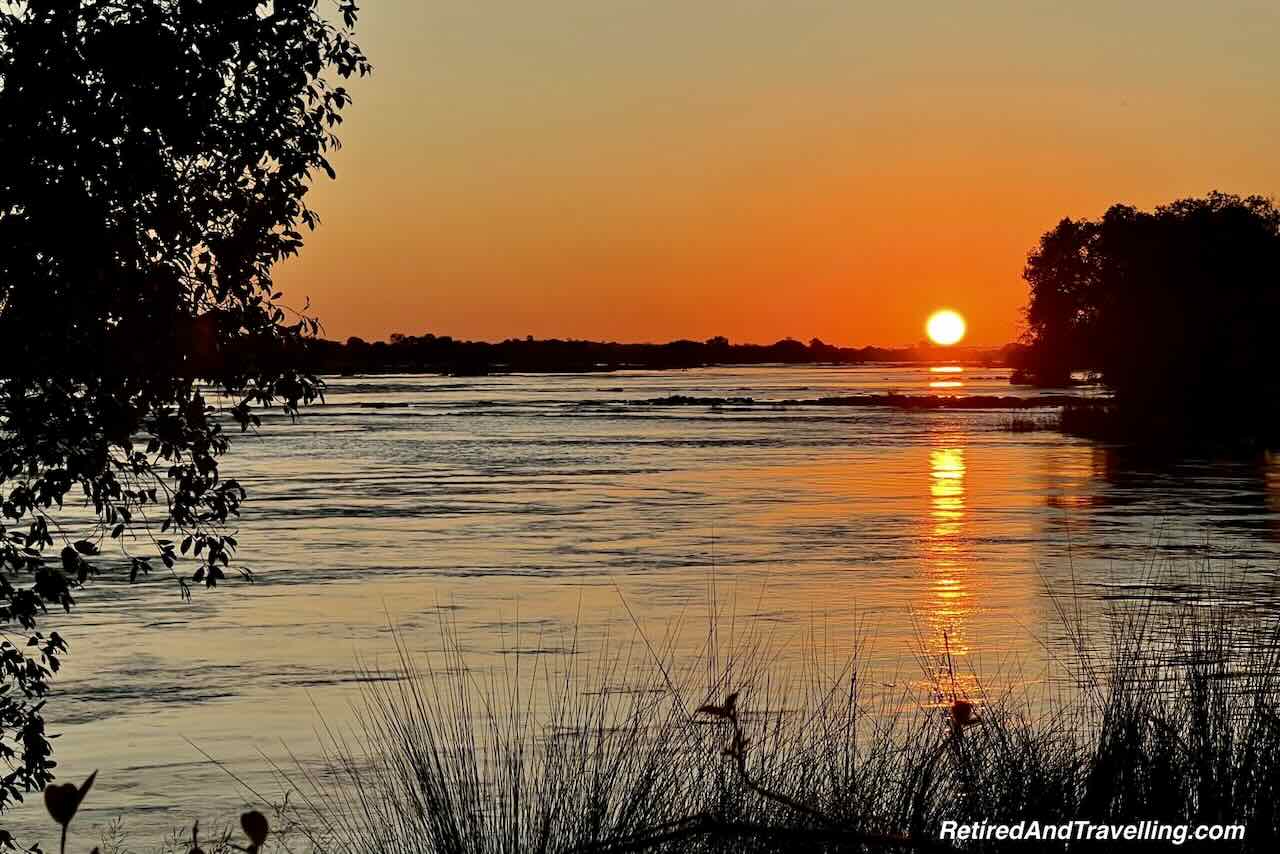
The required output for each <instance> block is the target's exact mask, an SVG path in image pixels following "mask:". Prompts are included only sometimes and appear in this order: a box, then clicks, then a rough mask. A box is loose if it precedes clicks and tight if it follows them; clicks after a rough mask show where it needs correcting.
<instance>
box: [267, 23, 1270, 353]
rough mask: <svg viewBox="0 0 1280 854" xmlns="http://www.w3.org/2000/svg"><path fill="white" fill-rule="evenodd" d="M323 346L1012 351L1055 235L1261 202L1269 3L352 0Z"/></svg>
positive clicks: (285, 272)
mask: <svg viewBox="0 0 1280 854" xmlns="http://www.w3.org/2000/svg"><path fill="white" fill-rule="evenodd" d="M357 37H358V40H359V41H360V43H361V45H362V47H363V48H364V49H365V52H366V53H367V54H368V55H369V57H370V59H371V60H372V61H373V63H374V66H375V73H374V75H373V76H372V77H371V78H368V79H366V80H364V81H360V82H358V83H356V84H354V85H352V86H350V89H351V91H352V92H353V94H354V95H355V98H356V102H355V104H354V105H353V106H352V107H351V108H350V109H349V111H348V113H347V119H346V122H345V123H344V124H343V125H342V128H341V135H342V138H343V143H344V146H343V149H342V150H341V151H340V152H338V153H337V154H336V156H335V157H334V158H333V159H334V164H335V166H336V168H337V170H338V180H337V181H336V182H329V181H328V180H327V179H324V178H321V179H320V180H318V181H317V184H316V186H315V189H314V190H313V191H312V193H311V194H310V196H309V197H308V201H309V203H310V204H311V205H312V206H313V207H315V208H316V209H317V210H318V211H319V212H320V214H321V217H322V219H323V224H322V226H321V228H320V229H319V230H318V231H317V232H316V233H315V234H313V235H311V236H310V237H309V239H308V242H307V245H306V246H305V248H304V249H303V252H302V255H301V257H299V258H298V259H295V260H290V261H289V262H287V263H285V264H283V265H282V266H281V267H280V268H279V269H278V270H277V284H279V285H280V286H282V287H283V289H284V290H285V292H286V294H287V296H288V299H287V302H289V303H290V304H300V303H301V301H302V298H303V297H309V298H310V301H311V305H312V307H313V310H314V312H315V314H316V315H318V316H319V317H320V319H321V320H322V321H323V322H324V324H325V334H326V336H327V337H330V338H339V339H345V338H346V337H347V336H350V335H358V336H361V337H364V338H366V339H369V340H374V339H382V338H386V337H387V336H389V335H390V334H391V333H394V332H401V333H404V334H409V335H419V334H424V333H426V332H434V333H436V334H447V335H453V336H454V337H459V338H472V339H485V340H500V339H503V338H508V337H524V336H526V335H533V336H535V337H539V338H544V337H561V338H570V337H572V338H590V339H601V340H619V341H665V340H671V339H675V338H693V339H699V340H700V339H704V338H708V337H711V336H713V335H726V336H728V337H729V338H730V340H733V341H755V342H770V341H775V340H777V339H779V338H783V337H786V336H791V337H795V338H798V339H801V340H805V341H807V340H808V339H810V338H812V337H818V338H821V339H823V340H824V341H827V342H828V343H832V344H840V345H846V346H864V345H867V344H876V345H882V346H893V345H901V344H910V343H915V342H917V341H919V340H920V339H921V338H922V337H923V325H924V322H925V319H926V317H927V315H928V314H929V313H930V312H931V311H932V310H934V309H936V308H939V307H943V306H946V307H950V308H954V309H956V310H957V311H959V312H961V313H962V314H963V315H964V316H965V317H966V319H967V320H968V325H969V334H968V338H967V339H966V343H971V344H981V345H988V344H990V345H998V344H1003V343H1006V342H1008V341H1011V340H1013V339H1014V338H1016V337H1017V335H1018V334H1019V332H1020V331H1021V326H1020V323H1021V309H1022V307H1023V305H1024V304H1025V302H1026V286H1025V284H1024V283H1023V282H1022V280H1021V271H1022V266H1023V263H1024V261H1025V258H1026V254H1027V252H1028V251H1029V250H1030V249H1031V248H1032V247H1033V246H1034V245H1035V243H1036V241H1037V240H1038V238H1039V235H1040V234H1042V233H1043V232H1044V231H1046V230H1048V229H1049V228H1051V227H1052V226H1053V225H1054V224H1055V223H1056V222H1057V221H1058V220H1060V219H1061V218H1062V217H1064V216H1073V217H1086V216H1097V215H1100V214H1101V213H1102V212H1103V211H1104V210H1105V209H1106V208H1107V207H1108V206H1109V205H1110V204H1112V203H1115V202H1125V203H1130V204H1136V205H1139V206H1141V207H1150V206H1152V205H1154V204H1158V203H1160V202H1163V201H1168V200H1170V199H1173V198H1178V197H1181V196H1187V195H1199V194H1203V193H1205V192H1207V191H1209V190H1213V189H1218V190H1222V191H1225V192H1236V193H1241V194H1247V193H1259V194H1263V195H1272V196H1280V156H1278V155H1280V96H1278V95H1277V92H1280V49H1277V45H1278V44H1280V4H1277V3H1275V2H1274V0H1265V2H1264V0H1259V2H1235V0H1219V2H1214V3H1206V2H1202V0H1162V2H1147V0H1126V2H1117V0H1108V2H1093V0H1074V1H1073V2H1071V3H1063V2H1061V0H1056V1H1055V2H1051V3H1048V2H1039V0H1017V2H981V0H975V2H968V3H942V2H915V3H906V2H899V3H885V2H875V3H865V2H859V0H843V1H841V0H772V2H766V0H366V2H365V3H364V4H362V19H361V21H360V24H359V26H358V29H357Z"/></svg>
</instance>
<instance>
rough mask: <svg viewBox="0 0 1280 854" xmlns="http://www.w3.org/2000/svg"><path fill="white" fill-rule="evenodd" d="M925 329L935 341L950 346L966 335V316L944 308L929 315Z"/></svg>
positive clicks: (930, 338) (931, 339)
mask: <svg viewBox="0 0 1280 854" xmlns="http://www.w3.org/2000/svg"><path fill="white" fill-rule="evenodd" d="M924 331H925V332H926V333H928V335H929V340H930V341H932V342H933V343H935V344H941V345H942V346H943V347H949V346H951V345H952V344H955V343H956V342H957V341H959V340H960V339H961V338H963V337H964V318H963V317H961V316H960V315H959V314H958V313H957V312H954V311H952V310H951V309H949V308H944V309H941V310H939V311H935V312H934V313H933V314H931V315H929V320H928V321H927V322H926V323H925V325H924Z"/></svg>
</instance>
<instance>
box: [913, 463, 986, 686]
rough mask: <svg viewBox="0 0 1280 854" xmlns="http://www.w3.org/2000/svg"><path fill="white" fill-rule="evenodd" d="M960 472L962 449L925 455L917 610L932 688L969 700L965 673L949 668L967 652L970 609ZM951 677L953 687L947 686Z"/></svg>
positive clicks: (962, 473) (962, 471) (963, 469)
mask: <svg viewBox="0 0 1280 854" xmlns="http://www.w3.org/2000/svg"><path fill="white" fill-rule="evenodd" d="M965 472H966V466H965V452H964V449H963V448H935V449H933V450H931V451H930V452H929V523H928V524H929V528H928V529H927V531H926V535H925V537H924V542H925V562H926V571H927V572H928V578H929V586H928V592H927V596H926V600H925V601H924V602H923V603H922V607H921V608H920V610H921V611H922V612H923V614H924V615H925V616H926V619H927V636H926V637H924V638H923V639H922V640H923V643H924V652H925V654H926V655H927V656H928V657H929V659H930V660H931V661H933V662H935V663H936V665H937V670H936V671H935V674H934V676H935V679H936V684H937V685H938V687H940V688H941V689H943V691H944V692H945V693H950V694H954V695H958V696H970V695H972V694H973V693H974V692H975V688H976V686H975V685H973V684H972V682H973V678H972V676H971V675H970V674H968V673H967V672H962V671H961V670H959V669H957V668H956V667H954V666H953V664H958V663H959V661H960V660H962V659H964V658H965V657H967V656H968V655H969V654H970V652H971V650H970V639H969V635H968V631H967V623H968V618H969V617H970V615H971V614H972V613H973V610H974V607H973V601H972V600H973V589H972V578H971V575H972V572H973V569H972V566H971V564H970V562H969V560H968V555H967V554H966V552H965V548H964V545H963V542H962V538H961V534H962V533H963V530H964V525H965V514H966V506H965ZM948 659H950V661H948ZM953 678H954V679H955V682H956V684H948V683H950V682H951V680H952V679H953Z"/></svg>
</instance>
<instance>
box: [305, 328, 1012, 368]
mask: <svg viewBox="0 0 1280 854" xmlns="http://www.w3.org/2000/svg"><path fill="white" fill-rule="evenodd" d="M1017 347H1018V345H1012V344H1011V345H1008V346H1006V347H1003V348H999V349H985V350H983V349H977V348H971V347H969V348H966V347H949V348H937V347H929V346H921V347H908V348H899V349H886V348H883V347H836V346H833V345H831V344H826V343H824V342H822V341H820V340H819V339H817V338H815V339H813V340H811V341H810V342H809V343H808V344H805V343H803V342H801V341H796V340H793V339H790V338H786V339H783V340H781V341H778V342H775V343H773V344H733V343H730V342H729V339H727V338H725V337H723V336H717V337H715V338H710V339H708V340H706V341H687V340H681V341H671V342H668V343H666V344H620V343H617V342H612V341H608V342H605V341H577V340H565V339H558V338H552V339H535V338H533V337H528V338H509V339H507V340H506V341H500V342H497V343H491V342H487V341H462V340H459V339H456V338H451V337H450V336H448V335H432V334H425V335H417V336H415V335H400V334H395V335H392V336H391V340H390V341H373V342H369V341H365V340H363V339H361V338H355V337H352V338H348V339H347V340H346V342H345V343H341V342H338V341H327V340H316V341H312V342H310V343H309V344H308V346H307V355H306V357H305V361H306V362H307V365H306V367H307V368H308V369H310V370H313V371H316V372H318V373H336V374H342V373H347V374H350V373H386V372H396V371H404V372H431V373H446V374H454V375H459V376H465V375H472V376H474V375H481V374H487V373H490V372H505V371H517V372H531V373H534V372H585V371H611V370H619V369H625V368H647V369H667V368H696V367H702V366H706V365H760V364H772V363H781V364H842V365H855V364H860V363H862V362H917V361H940V360H958V361H968V362H980V363H983V364H988V365H997V364H1006V363H1011V359H1012V358H1013V357H1014V355H1015V353H1014V351H1015V350H1016V349H1017Z"/></svg>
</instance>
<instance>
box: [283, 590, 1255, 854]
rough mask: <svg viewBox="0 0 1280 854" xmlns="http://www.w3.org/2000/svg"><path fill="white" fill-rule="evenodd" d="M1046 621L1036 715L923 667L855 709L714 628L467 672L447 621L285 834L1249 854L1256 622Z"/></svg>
mask: <svg viewBox="0 0 1280 854" xmlns="http://www.w3.org/2000/svg"><path fill="white" fill-rule="evenodd" d="M1061 613H1062V618H1063V619H1062V623H1063V626H1064V628H1065V630H1066V632H1067V635H1068V637H1070V638H1071V640H1072V641H1073V645H1074V648H1075V654H1074V657H1073V659H1072V660H1071V661H1070V662H1068V663H1067V667H1066V670H1065V671H1064V672H1069V674H1070V676H1071V678H1072V679H1073V680H1074V682H1073V684H1072V687H1071V690H1068V691H1062V692H1058V693H1060V694H1061V696H1056V695H1050V696H1046V697H1033V696H1031V695H1030V693H1029V691H1008V690H1006V691H1004V692H1000V693H994V692H993V693H991V694H988V693H986V692H984V691H983V690H981V689H978V690H977V691H975V692H973V693H972V694H971V695H966V694H963V693H962V692H960V691H959V689H958V688H957V687H956V685H957V684H958V682H957V680H956V679H955V674H954V664H953V663H952V662H950V661H949V660H948V661H945V662H936V661H928V662H926V665H927V668H928V670H929V676H930V678H931V679H932V680H933V685H932V688H930V689H927V690H924V691H922V692H917V693H912V694H897V695H889V694H885V693H884V692H879V693H877V692H872V691H868V690H867V688H866V686H865V683H864V681H863V680H862V679H860V678H859V673H860V659H861V653H862V649H861V646H860V645H857V646H855V648H854V649H852V650H849V651H846V654H844V655H843V656H834V655H829V654H828V653H829V650H827V651H823V652H821V653H815V654H814V656H813V658H812V660H811V661H810V662H808V663H807V664H806V665H805V666H804V667H802V668H800V670H799V671H794V670H793V671H790V672H789V673H787V672H784V673H781V674H779V673H778V672H776V668H774V667H773V666H772V663H771V659H770V650H769V645H768V643H767V639H766V640H760V639H756V640H753V641H752V642H750V643H747V644H745V645H743V644H740V643H739V644H737V645H736V648H735V649H734V650H733V651H732V654H726V653H725V651H724V650H723V649H721V648H720V647H719V646H718V644H717V641H716V638H715V634H716V630H715V628H714V627H713V628H712V630H711V631H710V632H709V633H708V638H707V642H706V643H705V644H704V649H703V653H704V655H703V656H702V658H701V660H696V661H692V662H686V663H684V664H683V665H682V664H681V663H680V661H679V660H677V657H676V656H675V655H674V654H673V652H672V650H673V649H674V644H673V643H671V642H670V640H669V639H667V640H663V641H661V642H658V643H651V642H650V641H649V640H647V639H645V638H643V637H641V638H640V639H639V641H638V642H637V643H634V644H626V645H623V646H621V647H619V648H609V647H608V646H607V645H606V648H605V651H604V652H602V653H600V654H596V655H592V656H586V655H580V654H577V653H578V650H577V645H576V643H573V644H570V645H569V652H568V654H566V655H564V656H561V657H554V658H548V657H547V656H538V657H533V656H530V657H525V656H516V657H515V658H514V660H513V662H512V664H511V665H510V666H507V667H502V668H498V669H497V670H482V669H473V668H471V667H469V666H468V663H467V660H466V658H467V656H466V655H465V654H464V652H463V650H462V649H461V647H460V645H459V644H458V642H457V639H456V634H455V633H453V632H451V631H450V630H449V629H448V627H447V626H446V627H445V628H444V629H443V630H442V633H441V640H442V649H443V652H442V653H440V654H439V655H435V656H428V657H425V658H422V657H418V656H415V655H412V654H410V653H409V652H408V651H407V650H406V649H404V648H403V647H401V649H400V657H399V669H398V670H397V671H396V672H394V673H388V672H378V673H372V672H371V673H369V674H368V675H369V676H370V677H374V676H376V677H378V678H370V679H369V681H368V682H367V683H366V684H367V688H366V690H365V692H364V700H363V704H362V706H361V714H360V717H359V721H358V725H357V727H356V729H355V730H354V731H352V732H348V733H345V734H338V733H332V732H331V733H330V757H329V760H328V763H327V765H326V767H325V768H324V769H323V770H322V771H319V772H317V771H310V772H307V773H306V778H305V780H299V781H296V782H298V783H300V784H301V788H305V789H306V790H307V794H306V796H305V797H304V799H303V800H302V801H301V802H300V803H303V804H305V805H306V807H307V809H308V810H309V811H310V814H309V815H308V817H307V818H306V820H305V821H304V822H303V824H304V825H305V826H307V827H308V828H309V831H308V832H309V834H310V837H311V841H312V843H313V844H314V845H315V847H316V848H317V849H320V850H344V851H353V852H362V854H363V853H364V852H368V854H374V852H377V854H392V852H397V853H398V852H404V854H410V853H411V852H412V854H419V852H432V854H454V852H458V854H463V852H465V853H466V854H490V852H512V854H514V852H530V851H532V852H583V854H586V852H601V853H602V854H603V852H609V854H619V852H624V851H699V852H702V851H705V852H719V851H759V852H775V851H776V852H782V851H794V850H814V851H877V850H940V849H946V848H950V847H951V845H950V844H949V843H945V842H942V841H940V830H941V828H942V826H943V823H944V822H947V821H955V822H959V823H961V824H969V823H972V822H979V821H988V822H1019V821H1022V820H1037V821H1040V822H1045V823H1051V824H1061V823H1063V822H1067V821H1074V820H1079V819H1084V820H1089V821H1094V822H1108V823H1116V822H1124V823H1128V822H1133V821H1138V820H1147V819H1150V820H1157V821H1162V822H1168V823H1174V824H1190V825H1199V824H1241V825H1244V826H1245V828H1246V837H1245V839H1244V841H1243V842H1237V843H1231V844H1230V845H1229V846H1224V844H1223V843H1221V842H1218V843H1212V844H1208V843H1205V844H1204V846H1203V848H1201V847H1198V846H1197V843H1196V842H1195V841H1193V840H1189V841H1187V842H1186V844H1184V845H1182V846H1180V849H1181V850H1193V851H1194V850H1215V851H1221V850H1237V851H1262V850H1270V849H1271V848H1272V847H1273V845H1274V843H1275V840H1276V839H1277V837H1278V836H1280V813H1278V812H1277V805H1276V793H1277V792H1280V717H1278V716H1277V708H1278V702H1280V634H1277V629H1276V624H1275V621H1274V620H1263V621H1258V620H1255V621H1250V622H1248V623H1240V622H1236V621H1233V620H1231V619H1229V618H1228V617H1227V615H1226V614H1225V613H1223V612H1220V611H1215V610H1212V609H1206V608H1194V607H1185V608H1172V609H1170V608H1165V607H1162V606H1157V605H1156V604H1153V603H1152V602H1147V603H1146V604H1143V605H1140V606H1136V607H1135V606H1129V607H1124V608H1118V609H1113V611H1111V612H1110V613H1108V614H1107V615H1106V618H1105V621H1104V622H1105V625H1106V626H1107V627H1109V628H1108V630H1107V631H1106V632H1099V630H1098V629H1099V627H1098V625H1097V619H1094V620H1087V619H1085V618H1083V617H1081V616H1080V615H1079V613H1072V612H1071V611H1070V610H1069V609H1068V608H1063V609H1062V612H1061ZM815 648H817V647H815ZM939 665H940V666H939ZM964 681H965V682H966V683H967V684H971V683H968V680H964ZM1169 846H1170V843H1169V842H1167V841H1161V842H1153V843H1147V844H1144V843H1141V842H1125V843H1118V844H1117V846H1116V850H1121V849H1123V850H1125V851H1142V850H1167V849H1168V848H1169ZM964 850H968V851H1005V850H1008V851H1014V850H1016V851H1021V852H1026V851H1028V850H1036V851H1038V850H1066V847H1065V846H1064V845H1063V844H1061V843H1053V842H1042V843H1027V842H1010V841H1005V842H999V841H986V842H980V843H968V844H967V845H966V846H964ZM1090 850H1100V851H1105V850H1111V849H1110V848H1109V847H1108V846H1107V845H1106V844H1094V845H1091V846H1090Z"/></svg>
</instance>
